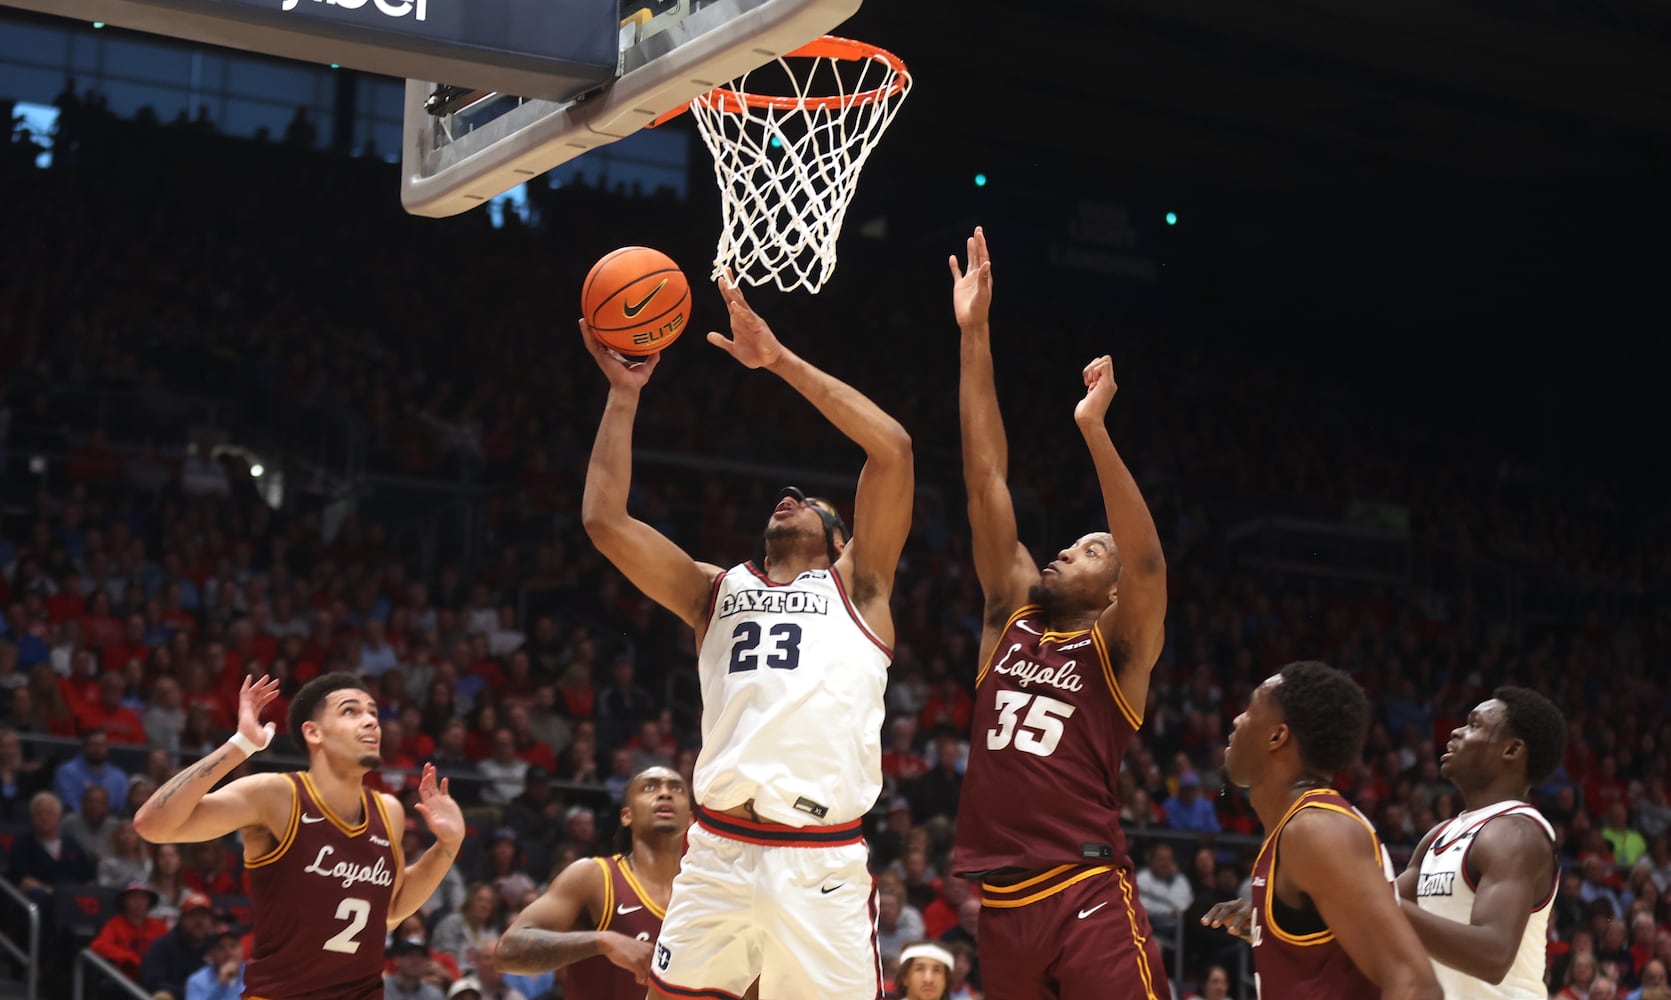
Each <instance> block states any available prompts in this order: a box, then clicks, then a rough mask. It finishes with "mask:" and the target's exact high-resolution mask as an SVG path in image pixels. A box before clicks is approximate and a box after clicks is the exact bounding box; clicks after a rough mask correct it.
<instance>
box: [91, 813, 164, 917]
mask: <svg viewBox="0 0 1671 1000" xmlns="http://www.w3.org/2000/svg"><path fill="white" fill-rule="evenodd" d="M149 867H150V859H149V858H148V857H147V856H146V853H145V842H144V841H142V840H140V839H139V834H137V833H135V832H134V829H133V820H131V819H122V820H117V821H116V828H115V830H114V831H113V832H112V833H111V835H110V849H109V850H108V851H106V852H104V853H103V854H102V856H101V857H100V858H99V868H98V882H99V884H100V885H102V886H104V887H106V888H108V889H117V888H121V887H122V886H124V885H127V884H129V883H130V882H143V881H145V874H146V870H147V869H148V868H149ZM147 888H149V887H147ZM151 894H152V895H153V896H154V895H156V892H155V890H152V893H151ZM156 903H157V900H155V899H153V900H152V901H151V905H153V906H155V905H156Z"/></svg>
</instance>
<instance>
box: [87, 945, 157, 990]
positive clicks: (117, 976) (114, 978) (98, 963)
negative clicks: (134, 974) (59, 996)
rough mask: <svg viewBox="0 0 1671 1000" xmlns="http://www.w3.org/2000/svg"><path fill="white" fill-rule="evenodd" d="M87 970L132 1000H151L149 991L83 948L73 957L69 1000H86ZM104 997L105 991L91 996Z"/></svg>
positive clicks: (92, 952)
mask: <svg viewBox="0 0 1671 1000" xmlns="http://www.w3.org/2000/svg"><path fill="white" fill-rule="evenodd" d="M89 968H91V969H92V970H93V972H94V973H96V976H97V978H102V979H104V980H105V981H106V982H109V983H113V984H114V985H115V987H116V989H117V990H119V991H121V992H122V993H123V994H126V995H127V996H130V997H133V998H134V1000H151V997H152V994H151V992H150V991H149V990H146V989H143V988H141V987H140V986H139V984H138V983H135V982H134V981H133V980H131V979H129V978H128V977H127V975H126V974H125V973H124V972H123V971H122V970H121V969H118V968H117V967H116V966H114V965H111V964H110V963H109V962H108V961H106V960H105V959H104V958H103V957H102V956H100V955H99V954H97V953H96V952H94V951H93V949H91V948H83V949H81V951H80V953H79V954H77V955H76V956H75V968H74V969H73V970H72V971H71V973H70V997H71V1000H88V997H89V994H88V991H87V978H88V977H87V969H89ZM95 981H97V979H95ZM105 995H107V994H106V992H105V991H100V992H98V993H95V994H92V996H94V997H95V998H96V997H101V996H105Z"/></svg>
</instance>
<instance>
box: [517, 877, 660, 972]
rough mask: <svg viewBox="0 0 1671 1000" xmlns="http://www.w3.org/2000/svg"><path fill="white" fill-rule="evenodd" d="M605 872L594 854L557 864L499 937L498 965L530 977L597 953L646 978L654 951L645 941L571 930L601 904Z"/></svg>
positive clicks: (589, 931)
mask: <svg viewBox="0 0 1671 1000" xmlns="http://www.w3.org/2000/svg"><path fill="white" fill-rule="evenodd" d="M607 877H608V876H607V875H606V874H605V872H604V870H603V866H602V865H600V864H598V862H597V859H596V858H581V859H580V860H579V861H576V862H574V863H573V864H571V865H569V866H568V867H567V868H565V869H563V872H562V874H561V875H558V876H557V879H556V881H554V882H552V883H551V887H550V888H549V889H547V890H546V891H545V894H544V895H542V896H540V898H539V899H536V900H534V901H533V902H532V903H529V904H528V906H527V907H526V908H525V909H523V911H522V913H521V914H520V915H519V916H518V917H517V918H516V920H515V921H514V922H512V923H511V926H510V929H508V930H506V931H505V933H504V935H503V936H502V937H500V938H499V952H498V955H497V961H498V963H499V968H500V969H502V970H504V971H505V972H512V973H516V974H518V975H525V976H532V975H538V974H539V973H542V972H551V971H553V970H556V969H561V968H563V967H564V966H566V965H573V964H574V963H576V962H579V961H582V960H583V959H588V958H591V957H593V956H595V955H603V956H604V957H605V958H608V959H609V960H610V961H611V962H614V963H615V964H616V965H619V966H620V967H621V968H623V969H626V970H627V971H628V972H631V973H632V974H633V975H634V976H635V977H637V979H638V981H639V982H640V983H643V982H646V981H647V980H648V979H649V975H650V955H651V953H652V951H653V950H654V946H653V945H652V944H651V943H650V942H649V941H640V940H638V939H637V938H633V937H628V936H627V935H625V934H618V933H616V932H615V931H595V930H575V929H574V927H575V925H576V924H578V923H580V922H581V919H582V918H583V917H585V916H586V915H587V913H588V911H591V910H596V909H601V908H602V899H603V896H604V891H603V888H604V887H603V880H604V879H605V878H607Z"/></svg>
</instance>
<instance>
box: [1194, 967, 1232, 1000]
mask: <svg viewBox="0 0 1671 1000" xmlns="http://www.w3.org/2000/svg"><path fill="white" fill-rule="evenodd" d="M1229 996H1230V973H1229V972H1227V971H1226V970H1225V968H1224V966H1222V965H1213V966H1209V967H1208V968H1207V972H1206V974H1205V975H1203V976H1202V977H1201V982H1200V984H1199V986H1198V987H1197V991H1196V992H1194V993H1187V994H1185V1000H1228V998H1229Z"/></svg>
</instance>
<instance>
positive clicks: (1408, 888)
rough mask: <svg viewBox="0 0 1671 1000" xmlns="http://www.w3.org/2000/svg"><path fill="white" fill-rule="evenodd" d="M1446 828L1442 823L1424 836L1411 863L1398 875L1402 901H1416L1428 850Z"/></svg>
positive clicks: (1399, 894) (1411, 857)
mask: <svg viewBox="0 0 1671 1000" xmlns="http://www.w3.org/2000/svg"><path fill="white" fill-rule="evenodd" d="M1444 826H1445V824H1443V823H1440V824H1439V825H1438V826H1435V827H1434V828H1433V829H1431V830H1429V831H1427V833H1426V834H1425V835H1423V836H1422V839H1421V841H1420V843H1418V844H1416V850H1415V853H1414V854H1411V855H1410V863H1409V864H1407V865H1405V866H1404V870H1403V871H1401V872H1399V873H1398V878H1397V880H1396V882H1395V884H1396V885H1397V886H1398V896H1399V898H1400V899H1408V900H1409V901H1410V902H1412V903H1413V902H1415V901H1416V887H1417V886H1419V885H1421V877H1422V859H1423V858H1425V857H1427V849H1428V848H1430V847H1432V846H1433V838H1434V837H1436V836H1438V835H1439V831H1440V830H1441V829H1443V828H1444Z"/></svg>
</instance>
